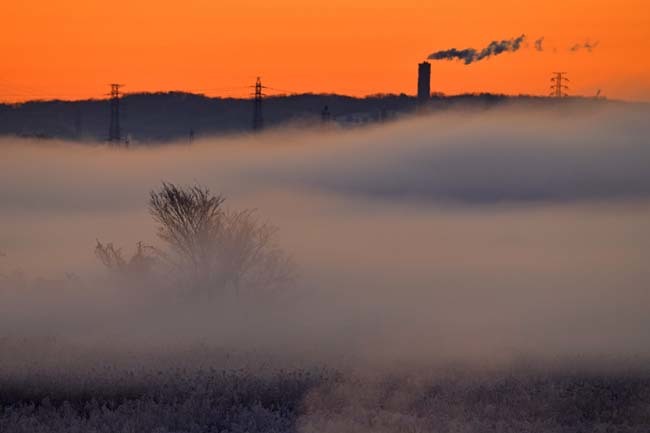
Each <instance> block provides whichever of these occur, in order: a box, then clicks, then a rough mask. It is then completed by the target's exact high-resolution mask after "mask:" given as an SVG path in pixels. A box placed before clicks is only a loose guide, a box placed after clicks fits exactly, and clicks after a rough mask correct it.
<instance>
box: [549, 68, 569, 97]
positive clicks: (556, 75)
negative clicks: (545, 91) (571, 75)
mask: <svg viewBox="0 0 650 433" xmlns="http://www.w3.org/2000/svg"><path fill="white" fill-rule="evenodd" d="M565 75H566V72H553V77H552V78H551V83H552V84H551V93H550V94H549V95H550V96H554V97H556V98H565V97H567V96H569V95H568V94H567V92H566V90H569V86H567V85H566V84H565V83H567V82H568V81H569V79H568V78H567V77H565Z"/></svg>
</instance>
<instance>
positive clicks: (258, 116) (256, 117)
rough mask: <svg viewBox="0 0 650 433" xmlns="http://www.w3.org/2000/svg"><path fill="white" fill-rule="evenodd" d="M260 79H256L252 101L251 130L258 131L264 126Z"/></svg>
mask: <svg viewBox="0 0 650 433" xmlns="http://www.w3.org/2000/svg"><path fill="white" fill-rule="evenodd" d="M263 88H264V86H262V79H261V78H260V77H257V81H256V82H255V99H254V104H255V105H254V108H253V130H254V131H259V130H260V129H262V127H263V126H264V118H263V117H262V98H263V97H264V94H263V93H262V89H263Z"/></svg>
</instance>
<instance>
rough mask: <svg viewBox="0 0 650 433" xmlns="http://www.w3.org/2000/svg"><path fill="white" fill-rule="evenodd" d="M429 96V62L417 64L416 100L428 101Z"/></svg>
mask: <svg viewBox="0 0 650 433" xmlns="http://www.w3.org/2000/svg"><path fill="white" fill-rule="evenodd" d="M430 97H431V63H429V62H422V63H420V64H419V65H418V101H419V102H424V101H428V100H429V98H430Z"/></svg>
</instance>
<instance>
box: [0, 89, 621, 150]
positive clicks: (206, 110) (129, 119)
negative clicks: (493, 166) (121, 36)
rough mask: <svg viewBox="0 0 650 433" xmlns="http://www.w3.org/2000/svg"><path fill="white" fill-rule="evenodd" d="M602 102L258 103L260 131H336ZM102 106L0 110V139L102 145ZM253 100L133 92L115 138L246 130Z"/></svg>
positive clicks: (318, 98)
mask: <svg viewBox="0 0 650 433" xmlns="http://www.w3.org/2000/svg"><path fill="white" fill-rule="evenodd" d="M576 101H578V102H580V103H582V102H585V103H589V104H591V103H593V102H595V101H597V102H599V103H606V102H610V103H611V101H605V100H602V99H601V100H595V99H593V98H564V99H563V100H561V101H558V100H553V99H550V98H542V97H535V96H525V95H524V96H507V95H495V94H488V93H481V94H466V95H456V96H444V95H442V94H434V95H433V96H432V98H431V100H430V101H428V102H427V103H426V104H424V105H422V104H421V105H418V102H417V99H416V98H415V97H414V96H409V95H406V94H399V95H395V94H377V95H370V96H367V97H365V98H355V97H350V96H343V95H336V94H299V95H281V96H270V97H267V98H265V99H264V105H263V112H264V124H265V127H271V128H273V127H278V126H282V125H286V124H291V123H293V124H299V125H304V126H309V125H317V124H320V121H321V113H322V112H323V109H324V107H326V106H327V107H328V111H329V113H331V119H332V120H333V121H334V122H335V123H336V124H338V125H340V126H343V127H347V126H356V125H364V124H371V123H374V122H378V121H384V120H388V119H393V118H396V117H399V116H402V115H405V114H409V113H413V112H416V111H419V112H422V111H428V110H442V109H449V108H452V107H455V106H460V105H462V106H467V107H470V108H479V109H481V108H489V107H493V106H496V105H499V104H504V103H513V102H516V103H522V102H523V103H528V104H535V105H549V104H551V105H553V104H559V103H567V102H576ZM109 107H110V103H109V101H108V100H96V99H91V100H82V101H60V100H52V101H29V102H24V103H17V104H0V136H1V135H10V136H19V137H27V138H39V139H47V138H55V139H73V140H74V139H78V140H86V141H104V140H106V139H107V137H108V127H109ZM252 116H253V102H252V100H250V99H235V98H210V97H207V96H204V95H198V94H191V93H183V92H166V93H163V92H160V93H136V94H129V95H126V96H124V97H123V98H122V100H121V116H120V120H121V129H122V136H123V137H125V138H129V139H130V141H132V142H140V143H146V142H165V141H172V140H179V139H180V140H182V139H188V140H189V138H190V136H191V135H192V136H193V138H198V137H201V136H211V135H222V134H232V133H241V132H248V131H250V130H251V126H252Z"/></svg>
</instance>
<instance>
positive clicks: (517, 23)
mask: <svg viewBox="0 0 650 433" xmlns="http://www.w3.org/2000/svg"><path fill="white" fill-rule="evenodd" d="M2 21H3V22H2V26H0V51H1V52H2V54H3V61H2V62H0V100H3V101H20V100H26V99H36V98H54V97H56V98H62V99H80V98H90V97H94V98H99V97H104V96H103V95H104V94H105V93H107V92H108V90H109V88H108V84H109V83H112V82H118V83H123V84H125V87H124V90H125V91H127V92H137V91H157V90H186V91H193V92H200V93H205V94H208V95H214V96H218V95H221V96H247V95H248V93H249V89H247V88H246V86H247V85H250V84H253V82H254V80H255V77H256V76H257V75H260V76H261V77H262V79H263V82H264V84H265V85H267V86H270V87H272V88H273V89H280V90H281V91H291V92H316V93H320V92H333V93H343V94H351V95H367V94H372V93H400V92H404V93H408V94H414V93H415V88H416V78H417V77H416V74H417V63H418V62H420V61H422V60H423V59H424V58H426V56H427V55H428V54H430V53H431V52H434V51H437V50H443V49H448V48H452V47H454V48H459V49H462V48H468V47H473V48H477V49H480V48H482V47H484V46H485V45H487V44H488V43H489V42H490V41H492V40H501V39H510V38H513V37H516V36H519V35H520V34H522V33H523V34H526V36H527V38H528V39H527V45H526V46H525V47H524V48H522V49H521V50H520V51H518V52H516V53H505V54H502V55H500V56H498V57H492V58H490V59H487V60H483V61H481V62H479V63H475V64H471V65H464V64H463V63H462V62H458V61H437V62H433V64H432V83H431V87H432V91H434V92H444V93H447V94H455V93H464V92H482V91H485V92H499V93H507V94H520V93H525V94H535V95H542V94H547V93H548V86H549V84H550V82H549V79H550V75H551V73H552V72H553V71H558V70H560V71H566V72H568V77H569V79H570V80H571V81H570V90H569V93H570V94H573V95H585V96H592V95H594V94H595V93H596V92H597V91H598V89H602V93H603V95H605V96H607V97H610V98H621V99H629V100H650V5H649V4H648V0H620V1H617V2H611V1H605V0H591V1H587V0H565V1H557V0H549V1H546V2H523V1H512V0H508V1H497V2H485V1H483V0H464V1H458V0H438V1H435V0H429V1H424V0H400V1H395V0H373V1H368V0H358V1H351V0H327V1H321V0H313V1H304V0H275V1H265V2H262V1H258V0H185V1H170V0H156V1H153V0H130V1H126V0H113V1H111V2H106V1H96V0H6V1H3V6H2ZM542 36H543V37H544V44H543V48H544V50H543V51H542V52H539V51H536V50H535V49H534V47H533V41H534V40H536V39H538V38H540V37H542ZM586 41H589V42H592V43H594V42H598V45H597V47H596V48H595V49H594V50H593V51H592V52H589V51H588V50H585V49H581V50H578V51H575V52H572V51H570V49H569V48H570V47H571V46H573V45H575V44H577V43H584V42H586ZM278 91H279V90H269V93H273V92H278Z"/></svg>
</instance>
